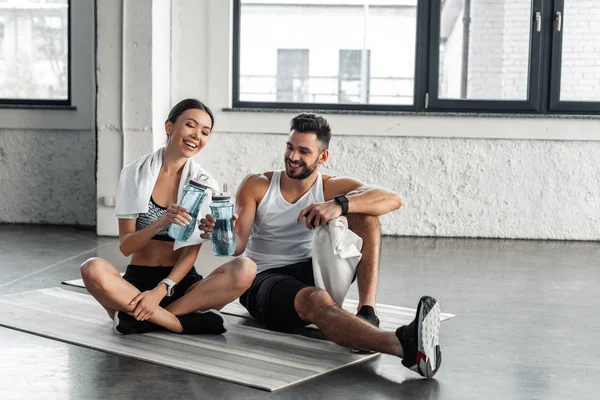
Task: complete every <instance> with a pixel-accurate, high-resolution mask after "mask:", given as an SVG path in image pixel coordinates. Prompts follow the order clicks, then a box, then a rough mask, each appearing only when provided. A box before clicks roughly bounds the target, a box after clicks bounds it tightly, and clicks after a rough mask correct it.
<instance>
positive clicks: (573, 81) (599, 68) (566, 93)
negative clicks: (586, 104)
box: [561, 0, 600, 101]
mask: <svg viewBox="0 0 600 400" xmlns="http://www.w3.org/2000/svg"><path fill="white" fill-rule="evenodd" d="M565 3H566V4H565V12H564V24H563V28H564V29H563V65H562V84H561V99H562V100H584V101H585V100H588V101H600V3H599V2H597V1H590V0H569V1H566V2H565Z"/></svg>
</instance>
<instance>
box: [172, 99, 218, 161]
mask: <svg viewBox="0 0 600 400" xmlns="http://www.w3.org/2000/svg"><path fill="white" fill-rule="evenodd" d="M211 128H212V121H211V119H210V115H208V113H207V112H206V111H203V110H199V109H197V108H193V109H189V110H186V111H185V112H183V113H182V114H181V115H180V116H179V117H178V118H177V120H176V121H175V123H172V122H171V121H167V122H166V123H165V131H166V133H167V135H168V136H169V143H167V147H172V148H173V149H174V150H177V152H178V153H179V154H181V155H182V156H184V157H186V158H190V157H193V156H194V155H196V154H198V153H199V152H200V150H202V148H203V147H204V146H206V143H208V138H209V136H210V133H211Z"/></svg>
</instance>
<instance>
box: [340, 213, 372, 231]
mask: <svg viewBox="0 0 600 400" xmlns="http://www.w3.org/2000/svg"><path fill="white" fill-rule="evenodd" d="M347 218H348V226H349V227H350V229H351V230H366V231H379V230H380V226H379V217H378V216H376V215H368V214H349V215H348V217H347Z"/></svg>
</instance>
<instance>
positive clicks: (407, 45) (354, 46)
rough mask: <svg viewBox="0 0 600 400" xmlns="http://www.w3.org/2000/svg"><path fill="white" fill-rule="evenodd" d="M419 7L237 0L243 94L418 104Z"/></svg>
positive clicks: (283, 100) (412, 1) (293, 100)
mask: <svg viewBox="0 0 600 400" xmlns="http://www.w3.org/2000/svg"><path fill="white" fill-rule="evenodd" d="M415 5H416V0H407V1H383V2H382V1H379V2H377V1H374V2H372V1H369V2H365V1H306V2H302V1H292V0H282V1H273V0H272V1H255V0H253V1H250V0H243V1H242V2H241V7H240V4H239V3H238V4H237V13H238V18H237V19H238V20H239V25H238V27H239V30H238V32H240V34H239V35H238V38H239V42H238V46H237V47H238V50H239V53H238V54H239V71H238V75H237V77H238V79H239V91H238V92H237V93H236V96H237V99H238V100H239V101H241V102H244V103H256V102H259V103H277V104H279V105H286V104H288V105H289V104H299V103H309V104H357V105H366V104H403V105H406V104H409V105H410V104H412V103H413V97H414V93H413V92H414V74H415V65H414V64H415V62H414V61H415V43H416V26H417V19H416V16H417V12H416V7H415ZM275 32H276V34H275ZM288 49H289V50H288ZM299 49H302V50H299ZM283 65H286V66H287V68H288V70H287V72H286V71H285V70H283V69H282V66H283ZM274 89H276V90H274ZM286 92H287V93H286Z"/></svg>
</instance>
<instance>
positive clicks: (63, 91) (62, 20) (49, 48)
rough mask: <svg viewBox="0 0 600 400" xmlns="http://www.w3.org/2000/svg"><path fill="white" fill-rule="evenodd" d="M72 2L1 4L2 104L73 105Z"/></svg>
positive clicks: (13, 0)
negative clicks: (71, 63)
mask: <svg viewBox="0 0 600 400" xmlns="http://www.w3.org/2000/svg"><path fill="white" fill-rule="evenodd" d="M69 77H70V73H69V0H0V104H11V105H12V104H17V105H18V104H41V105H44V104H50V105H51V104H57V105H61V104H64V105H68V104H69V101H70V99H69Z"/></svg>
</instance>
